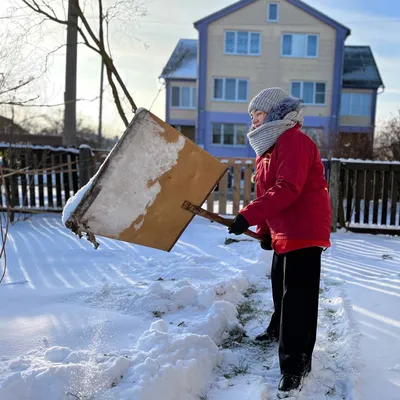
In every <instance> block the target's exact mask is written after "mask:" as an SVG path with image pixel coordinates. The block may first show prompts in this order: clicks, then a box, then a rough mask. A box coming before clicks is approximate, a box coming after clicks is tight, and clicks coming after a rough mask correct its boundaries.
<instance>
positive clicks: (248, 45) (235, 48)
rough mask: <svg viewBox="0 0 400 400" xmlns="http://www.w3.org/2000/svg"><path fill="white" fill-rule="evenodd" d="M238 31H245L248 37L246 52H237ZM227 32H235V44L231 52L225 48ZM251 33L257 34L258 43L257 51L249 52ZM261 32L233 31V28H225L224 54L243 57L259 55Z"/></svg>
mask: <svg viewBox="0 0 400 400" xmlns="http://www.w3.org/2000/svg"><path fill="white" fill-rule="evenodd" d="M239 32H245V33H247V38H248V44H247V53H238V52H237V37H238V33H239ZM228 33H234V34H235V44H234V51H233V52H228V51H227V50H226V36H227V34H228ZM251 34H257V35H258V38H259V44H258V53H251V52H250V46H251V43H250V42H251V41H250V39H251ZM261 37H262V36H261V32H260V31H234V30H226V31H225V32H224V54H225V55H228V56H244V57H259V56H260V55H261Z"/></svg>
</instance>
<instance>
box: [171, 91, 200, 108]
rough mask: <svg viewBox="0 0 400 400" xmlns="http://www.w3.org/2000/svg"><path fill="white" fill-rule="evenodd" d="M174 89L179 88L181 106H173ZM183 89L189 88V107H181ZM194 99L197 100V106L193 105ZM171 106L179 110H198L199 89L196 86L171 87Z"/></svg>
mask: <svg viewBox="0 0 400 400" xmlns="http://www.w3.org/2000/svg"><path fill="white" fill-rule="evenodd" d="M173 88H179V104H180V105H179V106H174V105H172V92H173ZM183 88H188V89H189V90H190V97H189V102H190V105H189V107H187V106H182V105H181V104H182V89H183ZM193 92H195V96H194V94H193ZM193 99H196V104H194V105H193ZM170 106H171V108H173V109H177V110H196V108H197V87H196V86H182V85H171V94H170Z"/></svg>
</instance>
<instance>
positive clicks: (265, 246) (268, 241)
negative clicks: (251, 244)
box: [260, 235, 272, 251]
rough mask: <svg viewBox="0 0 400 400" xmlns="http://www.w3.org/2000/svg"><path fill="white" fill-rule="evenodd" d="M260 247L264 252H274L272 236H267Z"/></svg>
mask: <svg viewBox="0 0 400 400" xmlns="http://www.w3.org/2000/svg"><path fill="white" fill-rule="evenodd" d="M260 246H261V248H262V249H263V250H267V251H271V250H272V238H271V236H270V235H265V236H264V239H263V240H262V241H261V242H260Z"/></svg>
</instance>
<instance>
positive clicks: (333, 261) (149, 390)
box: [0, 215, 400, 400]
mask: <svg viewBox="0 0 400 400" xmlns="http://www.w3.org/2000/svg"><path fill="white" fill-rule="evenodd" d="M159 234H162V232H160V233H159ZM227 237H228V235H227V233H226V229H225V228H224V227H221V226H219V225H217V224H214V223H210V222H209V221H206V220H203V219H200V218H196V219H195V220H194V221H193V222H192V223H191V225H190V226H189V227H188V229H187V230H186V232H185V233H184V234H183V236H182V238H181V240H180V241H179V242H178V243H177V245H176V246H175V248H174V249H173V251H172V252H171V253H164V252H161V251H156V250H152V249H148V248H143V247H139V246H134V245H129V244H126V243H123V242H118V241H112V240H108V239H104V238H98V239H99V241H100V243H101V245H100V248H99V249H98V250H94V249H93V247H92V245H91V244H90V243H88V242H86V241H85V240H81V241H80V240H79V239H78V238H77V237H75V236H74V235H73V234H72V233H70V232H69V231H68V230H67V229H65V228H64V227H63V225H62V223H61V218H60V216H59V215H50V216H37V217H34V218H30V219H29V220H27V221H20V222H18V223H17V224H15V225H14V226H12V227H11V229H10V233H9V239H8V245H7V264H8V272H7V276H6V279H5V280H4V282H3V283H2V284H1V285H0V301H1V304H2V307H0V326H1V335H0V399H1V400H28V399H29V400H76V399H93V400H94V399H96V400H112V399H113V400H117V399H118V400H127V399H133V400H199V399H203V400H205V399H208V400H228V399H229V400H247V399H248V400H250V399H251V400H257V399H263V400H266V399H274V398H275V396H276V386H277V384H278V381H279V378H280V374H279V365H278V359H277V345H276V344H274V345H271V346H263V345H257V344H255V343H254V342H253V340H252V339H253V337H254V336H255V335H256V334H258V333H259V332H261V331H263V329H264V328H265V326H266V324H267V322H268V319H269V316H270V314H271V310H272V301H271V287H270V286H271V285H270V280H269V279H268V277H267V276H266V274H267V273H268V270H269V264H270V257H271V253H269V252H263V251H261V250H260V248H259V246H258V244H257V243H255V242H253V241H240V242H234V243H230V244H227V243H225V239H226V238H227ZM235 239H237V237H235ZM241 239H245V238H244V237H243V238H241ZM323 257H324V266H323V274H322V279H321V290H320V293H321V297H320V319H319V326H318V338H317V344H316V348H315V352H314V361H313V371H312V373H311V374H310V376H309V377H308V378H306V381H305V385H304V388H303V390H302V392H301V394H300V396H299V398H300V399H332V400H339V399H360V400H361V399H362V400H369V399H371V400H375V399H385V400H391V399H393V400H394V399H399V398H400V314H399V309H400V240H399V239H396V238H390V237H383V236H382V237H378V236H375V237H374V236H367V235H354V234H346V233H338V234H335V235H334V236H333V247H332V248H331V249H330V250H328V251H327V252H325V253H324V256H323ZM242 325H244V328H245V331H246V333H247V335H248V337H243V335H242Z"/></svg>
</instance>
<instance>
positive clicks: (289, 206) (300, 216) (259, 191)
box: [240, 125, 332, 253]
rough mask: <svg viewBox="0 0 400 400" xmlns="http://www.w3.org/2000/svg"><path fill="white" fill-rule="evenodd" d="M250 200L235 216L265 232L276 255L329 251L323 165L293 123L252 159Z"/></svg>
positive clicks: (315, 148) (316, 152)
mask: <svg viewBox="0 0 400 400" xmlns="http://www.w3.org/2000/svg"><path fill="white" fill-rule="evenodd" d="M255 179H256V199H255V200H254V201H253V202H252V203H250V204H249V205H248V206H247V207H245V208H243V209H242V210H241V211H240V213H241V214H242V215H243V216H244V217H245V218H246V220H247V221H248V222H249V224H250V226H254V225H257V233H260V234H268V233H270V234H271V237H272V243H273V248H274V250H275V251H276V252H277V253H287V252H288V251H293V250H298V249H301V248H306V247H313V246H319V247H329V246H330V241H329V238H330V232H331V219H332V211H331V204H330V199H329V194H328V187H327V182H326V180H325V177H324V166H323V164H322V161H321V157H320V154H319V151H318V148H317V146H316V145H315V143H314V142H313V141H312V140H311V139H310V138H309V137H308V136H307V135H306V134H304V133H303V132H302V131H301V130H300V127H299V125H296V126H295V127H293V128H291V129H288V130H287V131H286V132H284V133H283V135H282V136H281V137H280V138H279V139H278V141H277V143H276V145H275V146H273V147H272V148H271V149H269V150H268V151H267V152H266V153H265V154H263V155H262V156H259V157H257V159H256V174H255Z"/></svg>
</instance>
